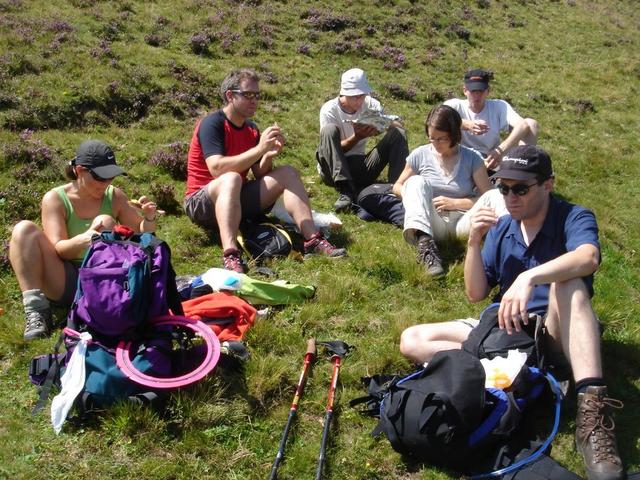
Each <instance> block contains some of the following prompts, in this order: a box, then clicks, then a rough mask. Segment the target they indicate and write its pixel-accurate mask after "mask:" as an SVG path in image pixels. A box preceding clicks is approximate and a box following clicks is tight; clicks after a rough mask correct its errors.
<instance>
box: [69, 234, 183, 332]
mask: <svg viewBox="0 0 640 480" xmlns="http://www.w3.org/2000/svg"><path fill="white" fill-rule="evenodd" d="M123 230H124V229H121V230H119V229H118V227H116V229H115V230H114V231H113V232H102V233H101V234H100V235H99V236H98V235H96V236H94V238H93V239H92V241H91V246H90V247H89V249H88V251H87V253H86V255H85V257H84V260H83V262H82V266H81V267H80V271H79V277H78V288H77V291H76V296H75V299H74V302H73V305H72V306H71V310H70V312H69V317H68V321H67V325H68V326H69V327H71V328H73V329H74V330H76V331H84V330H87V331H89V332H90V333H91V334H92V335H95V336H96V337H97V338H98V339H100V340H101V341H102V340H108V339H109V338H113V339H114V340H121V339H123V338H126V337H130V336H135V334H136V331H137V330H139V329H140V328H144V326H145V324H146V323H147V321H148V320H149V319H151V318H153V317H156V316H159V315H166V314H168V313H169V310H171V311H172V313H173V314H174V315H182V314H183V310H182V304H181V303H180V296H179V295H178V290H177V287H176V281H175V277H176V275H175V272H174V270H173V267H172V266H171V260H170V258H171V251H170V250H169V246H168V245H167V244H166V243H165V242H164V241H162V240H160V239H159V238H157V237H156V236H155V235H153V234H151V233H143V234H131V233H130V232H126V231H124V232H123ZM105 337H106V338H105ZM106 343H110V342H108V341H107V342H106Z"/></svg>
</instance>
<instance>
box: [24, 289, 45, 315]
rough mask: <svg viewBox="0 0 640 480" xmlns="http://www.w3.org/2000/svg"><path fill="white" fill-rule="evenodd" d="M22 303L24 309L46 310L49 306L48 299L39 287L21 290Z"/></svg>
mask: <svg viewBox="0 0 640 480" xmlns="http://www.w3.org/2000/svg"><path fill="white" fill-rule="evenodd" d="M22 304H23V305H24V309H25V310H46V309H47V308H49V300H48V299H47V297H45V296H44V293H42V290H40V289H39V288H34V289H33V290H25V291H24V292H22Z"/></svg>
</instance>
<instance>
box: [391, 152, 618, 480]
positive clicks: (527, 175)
mask: <svg viewBox="0 0 640 480" xmlns="http://www.w3.org/2000/svg"><path fill="white" fill-rule="evenodd" d="M493 178H494V179H496V180H497V182H498V183H497V188H498V190H499V191H500V193H501V194H502V195H504V198H505V204H506V207H507V210H508V211H509V215H505V216H503V217H501V218H499V219H498V218H497V217H496V214H495V212H494V211H493V210H492V209H490V208H488V207H483V208H480V209H478V211H477V212H476V214H475V215H474V216H473V218H472V219H471V230H470V232H469V240H468V243H467V254H466V258H465V262H464V282H465V290H466V294H467V297H468V298H469V300H470V301H471V302H479V301H482V300H484V299H485V298H486V297H487V296H488V295H489V294H490V293H491V291H492V289H493V288H494V287H495V286H498V287H499V290H498V293H497V294H496V295H495V296H494V297H493V302H494V304H493V305H491V307H490V308H493V309H494V311H496V310H497V312H496V313H497V317H498V324H499V326H500V328H503V329H506V331H507V333H509V334H511V333H512V332H513V331H514V330H516V331H520V330H521V329H524V328H528V325H529V324H530V323H532V322H530V317H529V316H530V315H532V314H533V315H539V316H541V317H543V318H544V322H545V326H546V329H547V334H548V339H547V340H548V342H547V345H548V346H549V349H550V350H551V352H553V351H557V352H558V353H560V352H562V353H564V355H565V357H566V358H567V360H568V361H569V364H570V365H571V369H572V373H573V378H574V380H575V389H576V392H577V394H578V399H577V404H578V415H577V419H576V445H577V447H578V449H579V451H580V452H581V454H582V456H583V458H584V462H585V469H586V472H587V476H588V478H589V480H618V479H622V478H624V470H623V468H622V461H621V459H620V455H619V454H618V449H617V445H616V437H615V430H614V428H613V427H614V423H613V419H612V418H611V415H610V413H609V412H608V409H609V408H610V407H614V408H621V407H622V402H620V401H619V400H615V399H612V398H609V397H608V396H607V387H606V385H605V383H604V380H603V376H602V361H601V355H600V334H599V324H598V319H597V317H596V315H595V313H594V311H593V308H592V306H591V297H592V295H593V274H594V272H595V271H596V270H597V269H598V265H599V263H600V244H599V241H598V226H597V223H596V219H595V216H594V214H593V212H591V211H590V210H587V209H586V208H583V207H580V206H578V205H573V204H571V203H568V202H565V201H563V200H560V199H559V198H557V197H555V196H554V195H553V194H552V191H553V183H554V178H553V170H552V168H551V159H550V158H549V155H548V154H547V153H546V152H545V151H544V150H542V149H540V148H538V147H536V146H533V145H524V146H519V147H515V148H514V149H513V150H512V151H511V152H510V153H509V154H508V155H506V156H505V157H504V158H503V159H502V166H501V167H500V170H499V171H498V172H497V173H496V174H494V175H493ZM485 234H486V236H487V238H486V240H485V242H484V246H482V239H483V237H484V236H485ZM476 322H477V321H475V322H474V321H473V319H466V320H464V321H454V322H446V323H441V324H425V325H417V326H414V327H410V328H408V329H407V330H405V331H404V332H403V333H402V337H401V343H400V350H401V352H402V353H403V354H404V355H405V356H407V357H408V358H410V359H411V360H413V361H415V362H420V363H422V362H426V361H429V360H430V359H431V357H432V356H433V355H434V354H435V353H436V352H437V351H439V350H444V349H451V348H460V345H461V343H462V342H464V341H465V340H466V339H467V337H468V336H469V333H470V332H471V329H472V328H473V325H474V324H477V323H476Z"/></svg>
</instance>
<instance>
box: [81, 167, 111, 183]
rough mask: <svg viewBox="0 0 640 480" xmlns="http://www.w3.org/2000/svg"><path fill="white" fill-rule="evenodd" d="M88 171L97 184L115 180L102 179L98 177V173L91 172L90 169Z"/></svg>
mask: <svg viewBox="0 0 640 480" xmlns="http://www.w3.org/2000/svg"><path fill="white" fill-rule="evenodd" d="M87 171H88V172H89V173H90V174H91V176H92V177H93V179H94V180H95V181H96V182H103V183H104V182H109V181H111V180H113V178H102V177H101V176H100V175H98V174H97V173H96V172H94V171H93V170H91V169H90V168H87Z"/></svg>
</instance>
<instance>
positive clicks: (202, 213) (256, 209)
mask: <svg viewBox="0 0 640 480" xmlns="http://www.w3.org/2000/svg"><path fill="white" fill-rule="evenodd" d="M240 205H241V208H242V220H247V219H252V218H255V217H257V216H259V215H261V214H263V213H266V212H268V211H269V210H271V208H272V207H273V205H269V206H267V207H266V208H264V209H263V208H260V184H259V183H258V182H257V181H255V180H250V181H248V182H247V183H245V184H244V185H243V186H242V190H241V192H240ZM183 207H184V211H185V213H186V214H187V217H189V218H190V219H191V221H192V222H193V223H195V224H196V225H200V226H201V227H204V228H206V229H209V230H217V229H218V222H217V220H216V211H215V205H214V204H213V202H211V199H210V198H209V194H208V193H207V187H206V186H204V187H202V188H201V189H200V190H198V191H197V192H194V193H192V194H191V195H190V196H188V197H187V198H186V199H185V200H184V204H183Z"/></svg>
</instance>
